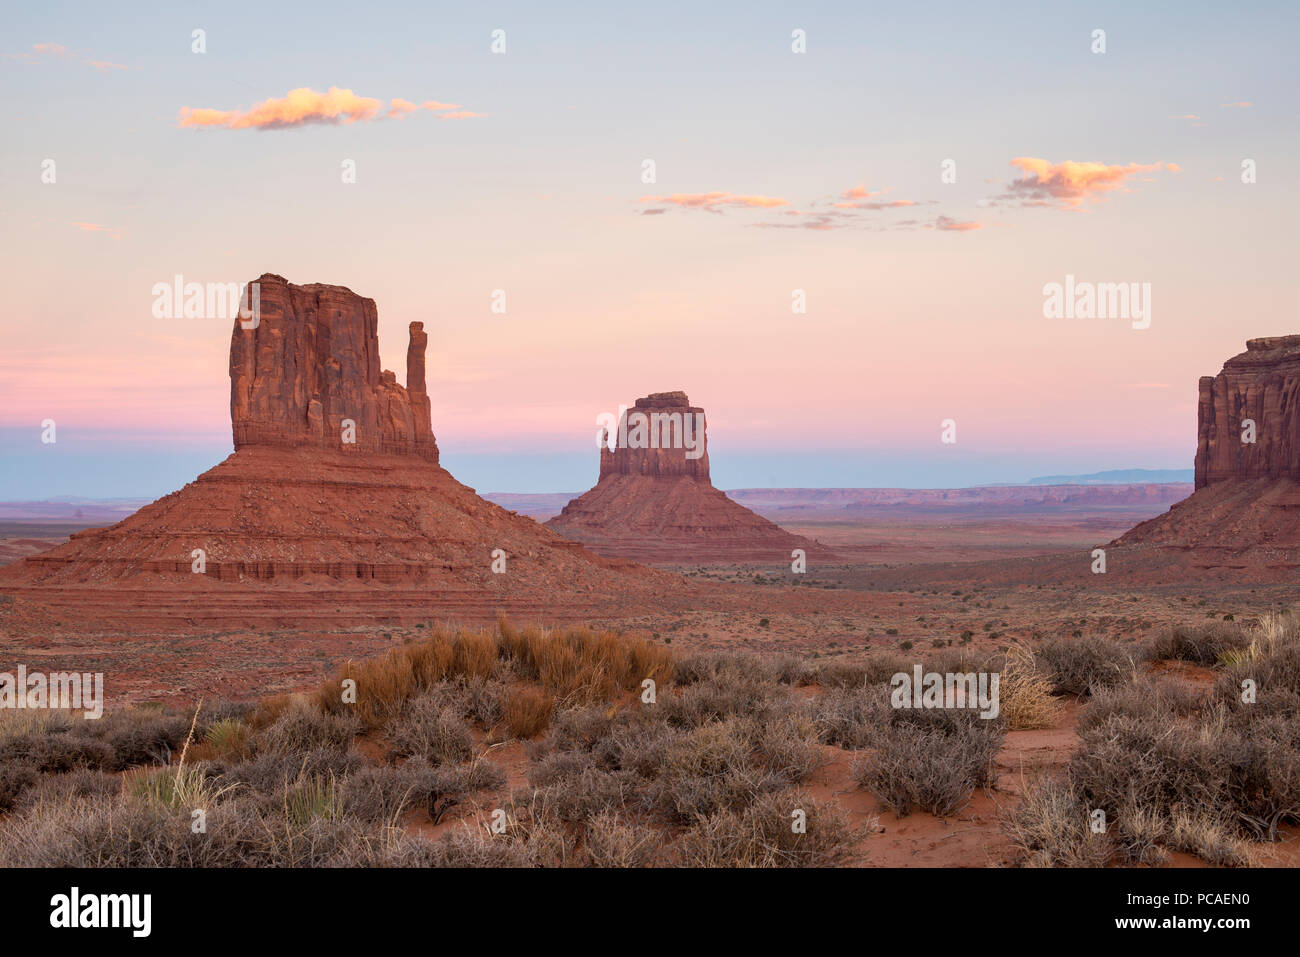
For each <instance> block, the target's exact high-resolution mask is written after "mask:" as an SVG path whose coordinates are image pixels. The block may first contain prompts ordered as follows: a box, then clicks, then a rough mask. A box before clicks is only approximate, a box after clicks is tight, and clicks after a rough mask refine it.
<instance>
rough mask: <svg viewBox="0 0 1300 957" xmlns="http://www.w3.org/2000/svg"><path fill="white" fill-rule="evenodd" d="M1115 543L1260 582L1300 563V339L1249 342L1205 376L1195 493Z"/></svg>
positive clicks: (1200, 401)
mask: <svg viewBox="0 0 1300 957" xmlns="http://www.w3.org/2000/svg"><path fill="white" fill-rule="evenodd" d="M1115 544H1117V545H1146V546H1156V547H1165V548H1173V549H1178V550H1182V551H1183V552H1185V553H1186V555H1185V558H1186V562H1187V563H1190V564H1193V565H1196V566H1198V567H1200V568H1203V569H1230V570H1231V569H1240V570H1246V571H1249V572H1251V573H1252V574H1254V575H1256V576H1258V577H1260V578H1261V580H1262V579H1263V577H1265V576H1269V575H1270V572H1271V577H1279V576H1281V577H1292V576H1293V575H1294V573H1295V571H1296V570H1297V569H1300V336H1277V337H1273V338H1267V339H1251V340H1249V341H1248V342H1247V343H1246V351H1245V352H1243V353H1241V354H1240V355H1237V356H1233V357H1232V358H1231V359H1229V360H1228V361H1227V362H1225V363H1224V364H1223V370H1222V371H1221V372H1220V373H1219V374H1218V375H1216V376H1203V377H1202V378H1201V380H1200V388H1199V397H1198V404H1197V446H1196V491H1195V492H1194V493H1193V494H1192V495H1191V496H1190V497H1189V498H1186V499H1184V500H1183V501H1181V502H1179V503H1177V504H1176V505H1174V506H1173V507H1172V508H1170V510H1169V511H1168V512H1167V513H1165V514H1164V515H1161V516H1158V517H1157V518H1153V519H1151V520H1149V521H1146V522H1143V523H1141V524H1140V525H1137V526H1136V527H1134V528H1133V529H1131V530H1130V531H1128V532H1126V533H1125V534H1124V535H1122V536H1121V537H1120V538H1119V539H1117V540H1116V542H1115Z"/></svg>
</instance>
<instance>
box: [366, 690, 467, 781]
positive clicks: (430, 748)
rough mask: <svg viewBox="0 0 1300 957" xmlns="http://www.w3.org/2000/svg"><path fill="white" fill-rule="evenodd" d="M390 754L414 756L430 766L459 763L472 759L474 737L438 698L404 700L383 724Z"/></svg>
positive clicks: (425, 697) (436, 696) (431, 695)
mask: <svg viewBox="0 0 1300 957" xmlns="http://www.w3.org/2000/svg"><path fill="white" fill-rule="evenodd" d="M384 732H385V734H386V736H387V738H388V743H389V745H390V746H391V748H392V750H393V753H394V754H398V755H403V756H407V757H417V758H421V759H423V760H425V761H428V762H429V763H430V764H459V763H461V762H462V761H468V760H469V759H470V758H472V757H473V756H474V736H473V734H472V733H471V732H470V727H469V725H468V724H466V722H465V719H464V718H462V717H461V716H460V711H459V710H458V709H457V708H455V707H453V706H451V705H449V704H447V703H445V699H440V698H439V696H438V695H434V694H427V695H421V696H419V697H415V698H411V699H409V700H407V702H406V704H405V705H403V707H402V710H401V712H400V713H399V714H398V715H397V716H396V717H394V718H393V719H392V720H391V721H389V722H388V724H387V725H385V728H384Z"/></svg>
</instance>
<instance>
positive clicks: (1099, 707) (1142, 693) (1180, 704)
mask: <svg viewBox="0 0 1300 957" xmlns="http://www.w3.org/2000/svg"><path fill="white" fill-rule="evenodd" d="M1203 701H1204V696H1203V695H1202V694H1201V693H1200V692H1198V691H1197V690H1196V689H1195V688H1192V687H1189V686H1188V685H1185V684H1183V683H1182V682H1180V681H1152V680H1151V679H1149V678H1142V679H1139V680H1138V681H1134V682H1132V683H1131V684H1120V685H1113V686H1112V687H1109V688H1098V689H1097V690H1096V691H1094V692H1093V694H1092V695H1091V696H1090V697H1089V698H1088V703H1087V705H1085V706H1084V708H1083V710H1081V711H1080V712H1079V733H1080V734H1082V733H1083V732H1085V731H1089V730H1091V729H1092V728H1095V727H1097V726H1098V725H1100V724H1104V723H1105V721H1106V719H1108V718H1110V717H1111V716H1112V715H1124V716H1128V717H1131V718H1138V719H1144V720H1157V721H1162V722H1165V723H1173V722H1174V721H1175V720H1176V719H1177V718H1184V717H1188V716H1190V715H1193V714H1195V713H1196V712H1197V711H1198V710H1199V709H1200V707H1201V705H1202V703H1203Z"/></svg>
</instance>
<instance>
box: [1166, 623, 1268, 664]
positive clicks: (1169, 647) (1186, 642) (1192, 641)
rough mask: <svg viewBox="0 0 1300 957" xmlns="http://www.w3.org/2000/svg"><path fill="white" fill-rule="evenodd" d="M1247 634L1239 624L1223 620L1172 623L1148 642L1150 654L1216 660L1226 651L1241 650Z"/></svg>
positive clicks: (1205, 661) (1202, 661)
mask: <svg viewBox="0 0 1300 957" xmlns="http://www.w3.org/2000/svg"><path fill="white" fill-rule="evenodd" d="M1249 644H1250V638H1249V636H1248V634H1247V633H1246V631H1244V630H1243V629H1242V628H1241V627H1240V626H1238V625H1233V624H1228V623H1224V622H1220V623H1215V624H1210V625H1185V624H1179V625H1173V626H1172V627H1170V628H1169V630H1168V631H1166V632H1164V633H1163V634H1161V635H1160V636H1158V637H1157V638H1156V639H1155V640H1154V641H1152V642H1151V647H1150V650H1149V656H1150V657H1151V658H1152V659H1154V660H1157V661H1163V660H1167V659H1173V660H1177V661H1190V662H1192V663H1193V664H1198V665H1207V666H1208V665H1214V664H1217V663H1218V662H1219V661H1220V660H1221V659H1222V658H1223V656H1224V655H1225V654H1226V653H1228V652H1234V651H1240V650H1242V649H1244V648H1246V647H1247V646H1248V645H1249Z"/></svg>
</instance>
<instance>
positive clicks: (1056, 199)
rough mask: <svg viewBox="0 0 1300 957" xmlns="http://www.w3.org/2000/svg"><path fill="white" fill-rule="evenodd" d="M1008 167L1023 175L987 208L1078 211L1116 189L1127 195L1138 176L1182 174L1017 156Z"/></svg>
mask: <svg viewBox="0 0 1300 957" xmlns="http://www.w3.org/2000/svg"><path fill="white" fill-rule="evenodd" d="M1011 165H1012V166H1014V167H1016V168H1017V169H1019V170H1021V171H1023V172H1024V173H1025V175H1024V176H1022V177H1020V178H1019V179H1016V180H1013V181H1011V182H1010V183H1008V184H1007V188H1006V192H1004V193H1002V194H1001V195H1000V196H997V197H994V199H992V200H990V201H989V204H990V205H1001V204H1007V203H1009V204H1018V205H1021V206H1047V207H1052V208H1056V209H1067V210H1077V209H1080V208H1082V206H1083V204H1084V203H1085V202H1087V201H1091V202H1094V203H1096V202H1100V201H1101V200H1102V198H1103V197H1104V194H1106V193H1109V192H1112V191H1114V190H1117V189H1123V190H1125V191H1127V189H1128V188H1129V187H1128V186H1127V183H1128V181H1129V179H1130V177H1133V176H1136V175H1138V174H1140V173H1153V172H1156V171H1158V170H1168V171H1169V172H1171V173H1181V172H1182V168H1181V167H1179V166H1178V164H1177V163H1165V162H1160V163H1128V164H1110V163H1096V162H1087V163H1079V162H1075V161H1074V160H1066V161H1065V162H1063V163H1053V162H1051V161H1050V160H1045V159H1039V158H1038V157H1035V156H1017V157H1016V158H1015V159H1013V160H1012V161H1011Z"/></svg>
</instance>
